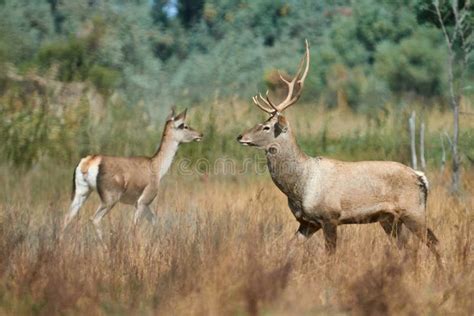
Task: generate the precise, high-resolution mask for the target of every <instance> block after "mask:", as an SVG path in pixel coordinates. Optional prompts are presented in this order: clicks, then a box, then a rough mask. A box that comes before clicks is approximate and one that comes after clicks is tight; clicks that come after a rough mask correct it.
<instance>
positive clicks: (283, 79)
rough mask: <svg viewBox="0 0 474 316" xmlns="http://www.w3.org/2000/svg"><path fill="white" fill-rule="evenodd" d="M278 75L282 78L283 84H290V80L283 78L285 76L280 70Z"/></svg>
mask: <svg viewBox="0 0 474 316" xmlns="http://www.w3.org/2000/svg"><path fill="white" fill-rule="evenodd" d="M278 75H279V76H280V79H281V81H283V82H284V83H286V84H290V82H289V81H288V80H286V79H285V78H283V75H282V74H281V72H280V70H278Z"/></svg>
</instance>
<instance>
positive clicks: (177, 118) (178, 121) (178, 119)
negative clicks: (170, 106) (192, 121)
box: [174, 109, 188, 126]
mask: <svg viewBox="0 0 474 316" xmlns="http://www.w3.org/2000/svg"><path fill="white" fill-rule="evenodd" d="M187 111H188V109H184V111H183V112H181V113H179V114H178V115H176V116H175V118H174V121H175V122H176V123H175V124H176V126H178V125H180V124H182V123H184V120H186V112H187Z"/></svg>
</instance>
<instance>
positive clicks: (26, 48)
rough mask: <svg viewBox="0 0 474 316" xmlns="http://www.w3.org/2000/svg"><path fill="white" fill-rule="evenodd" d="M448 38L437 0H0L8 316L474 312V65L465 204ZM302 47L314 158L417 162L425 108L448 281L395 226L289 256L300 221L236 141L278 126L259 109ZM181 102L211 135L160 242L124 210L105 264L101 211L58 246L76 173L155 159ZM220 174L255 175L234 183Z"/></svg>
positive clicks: (302, 113) (464, 108) (186, 153)
mask: <svg viewBox="0 0 474 316" xmlns="http://www.w3.org/2000/svg"><path fill="white" fill-rule="evenodd" d="M459 2H460V3H464V2H463V1H459ZM440 3H441V10H442V11H443V15H444V16H446V23H447V25H448V28H452V21H451V20H452V16H450V15H449V14H448V13H449V7H448V6H447V5H448V3H447V1H441V2H440ZM472 8H473V7H471V12H472ZM473 18H474V14H471V15H470V16H468V22H469V23H468V24H467V25H468V27H471V28H472V26H473V25H474V20H473ZM438 27H439V25H438V22H437V18H436V15H435V13H434V12H433V8H432V6H431V1H430V0H403V1H389V0H382V1H376V0H360V1H359V0H358V1H350V0H337V1H310V0H288V1H283V0H281V1H280V0H277V1H275V0H259V1H245V0H220V1H217V0H154V1H149V0H135V1H123V0H91V1H60V0H41V1H28V0H16V1H13V0H0V183H1V184H2V186H3V187H2V189H1V190H0V314H48V315H49V314H85V313H88V314H125V313H127V314H129V313H133V314H136V313H139V314H157V313H158V314H204V315H222V314H250V315H253V314H258V313H262V314H276V315H280V314H335V313H340V314H364V315H367V314H397V315H398V314H440V315H444V314H458V315H466V314H468V315H469V314H473V313H474V305H473V301H472V297H473V295H474V287H473V284H474V274H473V270H472V266H474V252H473V249H474V247H473V244H474V239H473V229H474V226H473V225H474V218H473V214H474V212H473V210H472V205H474V201H473V194H472V192H473V191H474V175H473V168H472V164H473V162H474V116H472V115H470V114H467V113H472V112H474V109H473V105H472V101H473V96H472V91H473V89H472V86H473V82H474V71H473V70H474V66H473V65H472V63H471V64H469V65H468V69H467V71H466V87H464V89H463V90H462V91H463V93H462V94H463V97H462V99H461V119H460V130H461V133H460V140H459V147H460V148H459V150H460V152H461V162H462V178H461V179H462V188H463V189H462V191H461V194H460V195H459V196H457V197H453V196H451V195H450V194H449V192H448V190H447V188H448V184H449V174H450V167H449V164H448V163H446V166H445V165H444V163H443V161H444V160H446V161H447V162H448V161H449V159H450V153H449V140H448V139H447V138H446V136H445V132H449V131H451V130H452V114H451V113H450V108H449V101H448V82H447V69H446V59H447V50H446V43H445V42H444V39H443V35H442V32H441V31H440V29H439V28H438ZM305 38H307V39H308V40H309V42H310V45H311V68H310V73H309V76H308V79H307V81H306V85H305V90H304V93H303V96H302V99H301V101H300V102H299V104H298V105H296V106H294V107H292V108H291V109H289V110H288V112H287V115H288V117H289V120H290V122H291V124H292V126H294V129H295V131H296V134H297V139H298V142H299V143H300V145H301V146H302V147H303V149H304V150H305V151H306V152H307V153H309V154H311V155H324V156H329V157H334V158H337V159H344V160H364V159H367V160H375V159H381V160H395V161H400V162H403V163H406V164H410V152H409V150H410V149H409V133H408V123H407V120H408V117H409V114H410V113H411V112H412V111H414V110H415V111H416V112H417V120H418V121H417V126H418V127H419V123H420V122H421V121H424V122H425V124H426V135H425V143H426V149H425V155H426V159H427V162H428V169H427V170H426V172H427V174H428V177H429V179H430V183H431V189H430V190H431V193H430V198H429V202H428V204H429V205H428V222H429V223H430V226H431V227H433V229H434V231H435V232H436V234H437V235H438V237H439V239H440V240H441V251H442V253H443V257H444V259H445V260H446V264H447V269H446V271H439V270H437V268H436V266H435V263H434V260H433V258H432V257H431V256H430V254H429V253H428V252H427V251H426V249H425V248H424V247H423V246H420V245H418V243H416V241H414V240H413V241H411V243H410V246H409V247H408V249H406V250H397V248H396V247H395V246H394V245H391V244H390V242H389V241H388V239H387V238H386V236H385V235H384V234H383V232H382V230H381V229H380V227H378V225H361V226H345V227H341V228H340V229H339V232H340V236H341V237H340V247H339V249H338V253H337V255H336V256H335V257H333V258H327V257H326V255H325V253H324V251H323V249H322V248H323V247H322V242H323V241H322V236H320V235H319V234H317V235H316V236H314V237H313V238H312V239H311V240H310V242H308V243H306V245H305V246H304V247H302V248H301V249H298V250H297V251H296V252H295V253H294V255H293V256H292V257H288V256H287V251H288V249H287V248H286V243H287V241H288V240H289V239H290V238H291V237H292V236H293V233H294V231H295V230H296V228H297V223H296V221H295V220H294V218H293V217H292V215H291V213H290V212H289V211H288V209H287V207H286V201H285V199H284V196H283V195H282V194H281V193H280V192H279V191H278V190H277V189H276V188H275V186H274V185H273V184H272V183H271V180H270V179H269V176H268V174H267V173H266V172H263V173H256V172H255V171H254V170H255V169H254V167H255V165H256V164H258V163H259V161H261V159H262V158H264V157H263V155H262V153H259V152H257V151H255V150H252V149H249V148H243V147H241V146H239V144H238V143H237V142H236V141H235V137H236V136H237V135H238V134H239V133H240V132H241V131H242V130H244V129H245V128H248V127H250V126H253V125H254V124H255V123H256V122H258V121H260V120H263V119H264V118H265V117H264V115H263V114H262V113H260V111H258V110H257V109H256V108H255V107H254V106H253V105H251V104H250V102H249V101H250V97H251V96H252V95H254V94H255V93H256V92H257V91H265V90H266V89H268V90H270V93H271V95H272V97H274V98H279V97H281V96H282V95H283V94H284V93H285V91H284V89H283V86H282V85H281V83H280V82H279V80H278V76H277V69H281V70H282V71H283V73H284V74H288V75H291V74H292V73H293V72H294V70H295V67H296V65H297V62H298V60H299V58H300V56H301V55H302V53H303V49H304V44H303V43H304V39H305ZM472 38H473V36H472V33H471V37H470V40H472ZM454 49H456V50H458V49H459V47H458V43H455V47H454ZM471 54H472V53H471ZM471 60H472V59H471ZM459 71H460V69H455V75H456V74H457V73H458V72H459ZM174 104H176V105H177V106H178V108H179V109H182V108H183V107H190V108H191V110H190V112H189V114H188V117H189V121H190V125H191V126H193V127H195V128H197V129H199V130H201V131H203V132H204V134H205V138H204V141H203V142H201V143H199V144H187V145H184V146H182V147H181V148H180V149H179V152H178V157H177V162H176V163H175V164H174V165H173V168H172V170H171V172H170V175H168V176H167V177H166V178H165V180H164V184H163V187H162V188H163V190H162V191H161V192H160V196H159V198H158V202H157V203H156V206H155V208H156V211H157V213H158V218H159V223H158V225H157V226H155V227H151V226H149V225H148V224H143V225H142V226H141V227H140V229H139V230H138V231H135V232H132V231H131V230H130V229H131V225H130V224H131V213H130V210H129V209H128V208H127V207H122V206H120V207H117V208H116V209H114V210H113V211H112V212H111V215H110V216H107V217H106V219H105V220H104V221H103V222H104V231H106V232H109V234H107V237H106V243H107V244H108V246H109V250H108V251H104V249H103V248H101V247H100V245H98V244H97V239H96V237H95V235H94V232H93V229H92V227H91V225H89V224H88V220H87V218H88V217H89V215H91V214H92V213H93V211H94V208H95V206H96V204H97V202H98V201H97V198H96V197H93V198H92V199H91V200H92V201H89V202H88V203H87V204H86V206H85V208H84V209H83V210H82V211H81V218H80V220H78V221H76V223H75V224H74V225H73V227H72V229H71V230H70V232H69V233H68V234H67V236H66V238H65V240H64V242H63V243H60V242H59V241H58V231H59V228H60V223H61V221H62V219H63V216H64V214H65V211H66V209H67V207H68V204H69V196H70V195H69V193H70V192H69V190H70V188H69V186H70V181H71V179H70V176H71V172H72V168H73V167H74V166H75V164H77V161H78V159H79V158H80V157H81V156H83V155H86V154H89V153H103V154H110V155H125V156H129V155H144V154H145V155H149V154H152V153H153V152H154V150H155V149H156V148H157V146H158V144H159V141H160V136H161V132H162V128H163V121H164V118H165V117H166V116H167V114H168V111H169V108H170V107H171V105H174ZM417 136H418V135H417ZM443 148H444V149H443ZM445 156H446V157H445ZM222 158H225V159H229V160H231V161H233V162H234V163H235V166H236V167H237V171H239V170H242V168H243V166H244V161H251V165H250V166H247V168H248V169H246V170H247V171H246V172H233V173H232V172H228V171H225V170H222V169H221V168H220V167H219V166H218V165H217V164H216V162H218V161H221V159H222ZM183 159H191V167H190V168H191V171H192V174H191V175H188V174H186V175H185V174H183V172H182V171H183V170H181V169H180V168H179V167H180V166H182V165H181V164H180V162H182V161H183ZM202 161H206V163H204V164H203V163H202ZM216 166H217V167H216ZM188 171H189V170H188ZM263 171H265V170H263Z"/></svg>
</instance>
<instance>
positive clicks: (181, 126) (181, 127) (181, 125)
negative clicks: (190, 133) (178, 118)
mask: <svg viewBox="0 0 474 316" xmlns="http://www.w3.org/2000/svg"><path fill="white" fill-rule="evenodd" d="M178 128H179V129H183V128H187V127H184V123H182V124H179V126H178Z"/></svg>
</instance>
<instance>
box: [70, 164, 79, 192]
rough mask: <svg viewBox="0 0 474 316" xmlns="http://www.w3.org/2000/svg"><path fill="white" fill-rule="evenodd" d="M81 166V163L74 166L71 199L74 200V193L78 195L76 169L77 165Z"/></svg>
mask: <svg viewBox="0 0 474 316" xmlns="http://www.w3.org/2000/svg"><path fill="white" fill-rule="evenodd" d="M78 166H79V164H77V166H76V167H75V168H74V170H73V171H72V191H71V201H72V200H74V195H76V169H77V167H78Z"/></svg>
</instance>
